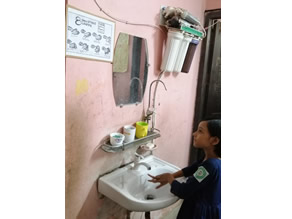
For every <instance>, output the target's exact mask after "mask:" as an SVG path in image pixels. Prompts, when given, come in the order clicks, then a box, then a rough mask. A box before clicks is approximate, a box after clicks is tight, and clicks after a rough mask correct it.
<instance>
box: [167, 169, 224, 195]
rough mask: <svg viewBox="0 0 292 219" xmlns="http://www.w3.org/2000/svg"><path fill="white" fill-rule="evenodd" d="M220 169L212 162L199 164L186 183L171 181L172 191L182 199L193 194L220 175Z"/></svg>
mask: <svg viewBox="0 0 292 219" xmlns="http://www.w3.org/2000/svg"><path fill="white" fill-rule="evenodd" d="M219 172H220V171H218V170H217V169H216V168H215V167H214V166H212V164H208V163H205V164H204V165H202V166H199V168H198V170H197V171H196V172H195V173H194V174H193V176H191V177H189V179H188V180H187V182H186V183H180V182H178V181H177V180H173V181H172V183H171V190H170V191H171V192H172V193H173V194H174V195H176V196H178V197H179V198H181V199H185V198H187V197H189V196H191V195H193V194H194V193H195V192H197V191H198V190H200V189H202V188H204V187H205V186H207V185H208V184H209V183H212V182H213V180H214V179H215V178H217V177H220V173H219Z"/></svg>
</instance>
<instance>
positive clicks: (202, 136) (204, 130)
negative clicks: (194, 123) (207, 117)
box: [193, 121, 218, 149]
mask: <svg viewBox="0 0 292 219" xmlns="http://www.w3.org/2000/svg"><path fill="white" fill-rule="evenodd" d="M207 123H208V122H207V121H202V122H200V124H199V126H198V129H197V131H195V132H194V133H193V136H194V141H193V144H194V146H195V148H202V149H204V148H205V149H207V148H210V147H213V146H214V143H216V144H217V143H218V142H217V141H216V142H215V141H214V140H215V138H216V137H211V135H210V133H209V130H208V127H207Z"/></svg>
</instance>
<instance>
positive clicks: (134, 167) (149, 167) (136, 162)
mask: <svg viewBox="0 0 292 219" xmlns="http://www.w3.org/2000/svg"><path fill="white" fill-rule="evenodd" d="M142 159H144V157H143V156H142V155H140V154H138V153H135V159H134V166H133V167H132V169H133V170H137V169H138V167H139V166H140V165H143V166H145V167H146V168H147V170H151V166H150V165H149V164H148V163H145V162H139V161H140V160H142Z"/></svg>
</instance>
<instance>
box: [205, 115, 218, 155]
mask: <svg viewBox="0 0 292 219" xmlns="http://www.w3.org/2000/svg"><path fill="white" fill-rule="evenodd" d="M205 121H206V122H207V127H208V131H209V133H210V135H211V136H212V137H218V138H219V143H218V144H216V145H215V150H214V151H215V153H216V155H217V156H218V157H221V120H220V119H211V120H205Z"/></svg>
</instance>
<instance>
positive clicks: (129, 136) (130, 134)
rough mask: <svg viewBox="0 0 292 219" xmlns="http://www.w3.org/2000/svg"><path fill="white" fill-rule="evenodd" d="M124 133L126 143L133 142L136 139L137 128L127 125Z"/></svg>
mask: <svg viewBox="0 0 292 219" xmlns="http://www.w3.org/2000/svg"><path fill="white" fill-rule="evenodd" d="M123 133H124V135H125V140H124V141H125V143H129V142H132V141H134V139H135V133H136V128H135V127H134V126H132V125H125V126H124V129H123Z"/></svg>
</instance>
